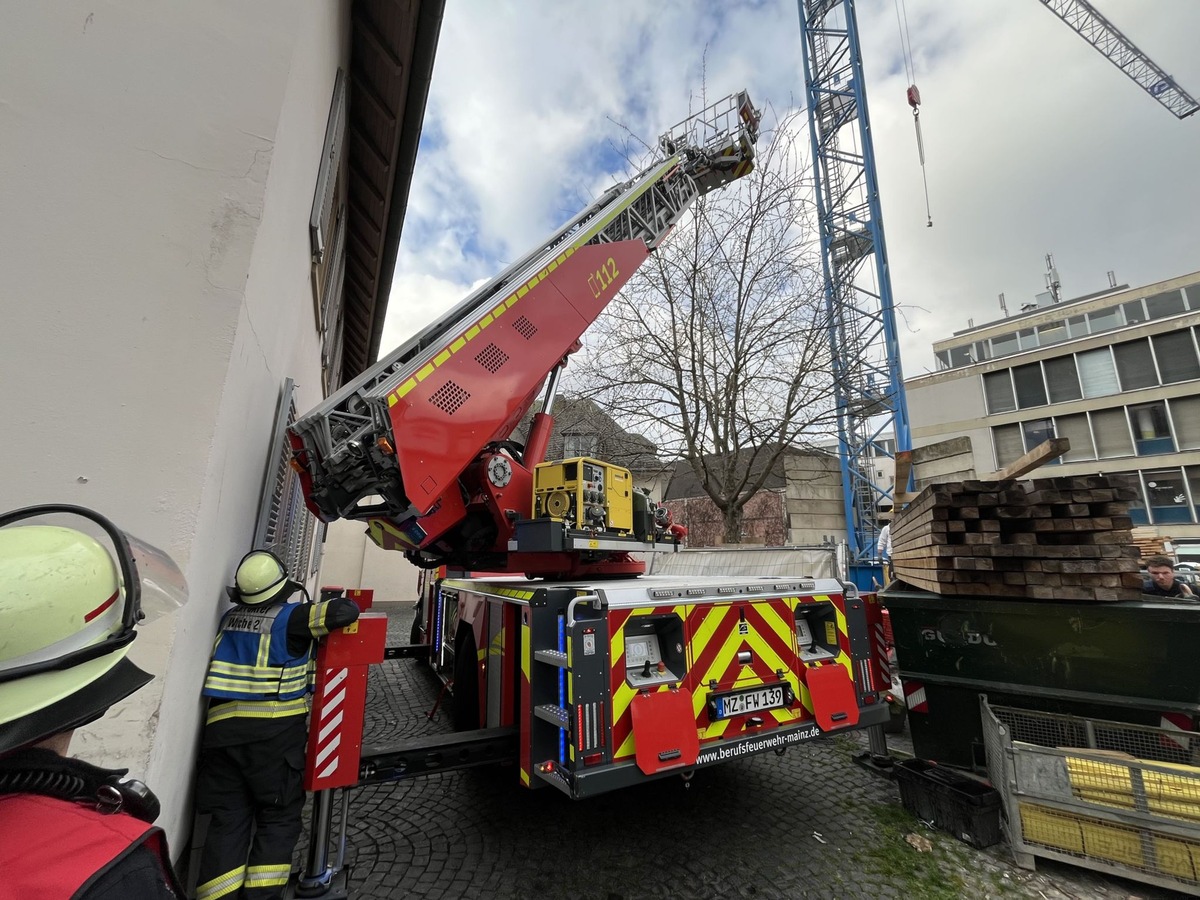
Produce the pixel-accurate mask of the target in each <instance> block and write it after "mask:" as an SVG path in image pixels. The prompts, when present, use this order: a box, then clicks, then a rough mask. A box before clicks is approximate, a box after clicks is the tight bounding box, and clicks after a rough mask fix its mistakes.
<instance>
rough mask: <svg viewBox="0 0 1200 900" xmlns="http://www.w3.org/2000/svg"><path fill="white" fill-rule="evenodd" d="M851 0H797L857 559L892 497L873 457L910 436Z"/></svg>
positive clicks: (849, 520)
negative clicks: (889, 442) (892, 440)
mask: <svg viewBox="0 0 1200 900" xmlns="http://www.w3.org/2000/svg"><path fill="white" fill-rule="evenodd" d="M854 7H855V4H854V0H799V10H800V31H801V49H802V56H803V60H804V85H805V91H806V97H807V103H808V122H809V135H810V137H811V140H812V158H813V168H814V172H815V178H814V181H815V185H816V202H817V213H818V217H819V228H820V235H821V258H822V264H823V267H824V276H825V302H826V307H827V312H828V316H829V343H830V348H831V350H832V357H833V366H834V370H833V376H834V390H835V392H836V399H837V412H838V451H839V452H838V455H839V458H840V460H841V469H842V490H843V503H844V509H845V515H846V531H847V534H848V537H849V544H850V556H851V561H852V562H862V561H866V560H868V559H871V558H873V557H874V554H875V543H876V540H877V539H878V535H879V529H880V518H879V512H880V510H879V507H880V504H881V502H887V501H889V500H891V499H892V497H893V488H892V486H891V485H889V484H887V483H885V482H884V480H883V479H882V478H880V477H879V476H878V475H877V472H878V470H877V468H876V460H877V459H878V458H879V457H885V456H893V457H894V452H899V451H906V450H909V449H910V448H911V438H910V435H909V420H908V405H907V403H906V401H905V397H904V384H903V381H902V377H901V368H900V345H899V342H898V339H897V333H896V312H895V305H894V302H893V300H892V286H891V275H890V272H889V268H888V258H887V247H886V244H885V242H884V236H883V216H882V213H881V211H880V204H879V184H878V181H877V179H876V174H875V154H874V149H873V147H872V143H871V124H870V118H869V116H868V114H867V97H866V92H865V90H864V84H863V68H862V53H861V48H860V45H859V40H858V25H857V19H856V16H855V10H854ZM888 436H894V437H895V451H891V450H889V448H887V446H886V445H885V444H884V440H885V439H886V438H887V437H888ZM905 488H906V485H905V484H898V485H896V487H895V490H898V491H900V492H903V491H904V490H905Z"/></svg>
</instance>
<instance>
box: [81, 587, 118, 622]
mask: <svg viewBox="0 0 1200 900" xmlns="http://www.w3.org/2000/svg"><path fill="white" fill-rule="evenodd" d="M116 602H117V595H116V594H115V593H114V594H113V595H112V596H111V597H109V598H108V599H107V600H105V601H104V602H103V603H101V604H100V605H99V606H97V607H96V608H95V609H93V610H92V611H91V612H90V613H88V614H87V615H85V616H84V617H83V621H85V622H90V621H92V619H94V618H96V616H98V615H100V614H101V613H102V612H104V611H105V610H106V609H108V608H109V607H110V606H112V605H113V604H114V603H116Z"/></svg>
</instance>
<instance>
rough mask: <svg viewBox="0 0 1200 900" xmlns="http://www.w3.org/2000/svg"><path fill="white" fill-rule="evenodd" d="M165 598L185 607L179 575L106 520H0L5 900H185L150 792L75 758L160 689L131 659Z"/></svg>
mask: <svg viewBox="0 0 1200 900" xmlns="http://www.w3.org/2000/svg"><path fill="white" fill-rule="evenodd" d="M68 523H69V524H68ZM110 546H111V548H112V552H110V550H109V547H110ZM142 575H144V576H146V581H145V583H143V582H142V580H141V577H140V576H142ZM155 595H158V596H159V597H160V599H162V600H164V601H166V602H170V603H181V602H182V601H183V599H184V598H185V597H186V587H185V585H184V582H183V577H182V575H180V574H179V570H178V569H177V568H176V567H175V565H174V563H172V562H171V561H170V560H169V559H168V558H167V557H166V556H164V555H163V554H161V553H159V552H158V551H156V550H154V549H153V548H152V547H150V546H149V545H146V544H142V543H141V542H139V541H137V540H136V539H134V538H132V537H130V536H128V535H125V534H123V533H122V532H121V531H119V530H118V529H117V528H116V526H114V525H113V524H112V523H111V522H110V521H109V520H108V519H106V518H104V517H103V516H100V515H99V514H97V513H95V512H92V511H91V510H88V509H84V508H82V507H76V506H38V507H28V508H26V509H21V510H17V511H14V512H10V513H5V514H3V515H0V873H3V874H0V896H2V897H5V898H8V897H12V898H24V897H39V898H60V897H61V898H65V897H84V898H88V900H110V898H111V900H116V898H128V897H139V898H141V897H145V898H171V897H178V898H182V897H183V896H184V893H183V890H182V888H181V887H180V886H179V884H178V882H177V881H176V878H175V874H174V872H173V871H172V870H171V863H170V855H169V852H168V849H167V841H166V837H165V836H164V835H163V832H162V830H161V829H159V828H156V827H154V826H153V825H152V824H151V823H152V822H153V821H154V819H155V818H156V817H157V815H158V800H157V799H156V798H155V797H154V795H153V794H152V793H151V792H150V791H149V789H147V788H146V786H145V785H144V784H142V783H141V782H137V781H123V780H122V778H123V776H124V775H125V774H126V773H127V772H128V770H127V769H106V768H101V767H99V766H95V765H92V764H90V763H87V762H84V761H83V760H79V759H73V758H69V757H67V755H66V753H67V749H68V747H69V745H70V742H71V736H72V734H73V732H74V729H76V728H79V727H80V726H82V725H86V724H88V723H89V722H93V721H95V720H96V719H99V718H100V717H101V716H103V715H104V713H105V712H106V711H107V710H108V708H109V707H110V706H112V705H114V704H116V703H118V702H119V701H121V700H123V699H125V698H126V697H128V696H129V695H130V694H132V693H133V692H134V691H136V690H138V689H139V688H141V687H143V686H144V685H145V684H146V683H147V682H149V681H150V679H151V676H150V675H148V674H147V673H145V672H143V671H142V670H141V669H139V668H138V667H137V666H135V665H134V664H133V663H132V662H130V661H129V660H128V659H127V658H126V654H127V653H128V651H129V644H130V642H131V641H132V640H133V639H134V636H135V632H134V625H135V624H137V623H138V622H139V621H141V620H142V619H143V618H144V610H143V607H142V601H143V598H146V599H152V598H153V597H154V596H155Z"/></svg>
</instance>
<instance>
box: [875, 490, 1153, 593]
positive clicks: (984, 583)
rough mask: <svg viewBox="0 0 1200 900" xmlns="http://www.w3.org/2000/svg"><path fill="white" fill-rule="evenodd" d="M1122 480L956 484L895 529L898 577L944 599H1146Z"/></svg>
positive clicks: (900, 519) (929, 497)
mask: <svg viewBox="0 0 1200 900" xmlns="http://www.w3.org/2000/svg"><path fill="white" fill-rule="evenodd" d="M1136 497H1137V490H1136V488H1135V487H1134V486H1133V482H1132V481H1131V480H1130V479H1129V478H1127V477H1125V476H1113V475H1107V476H1104V475H1088V476H1069V477H1058V478H1035V479H1033V480H1032V481H1023V482H1018V481H1012V480H1009V481H958V482H951V483H946V484H934V485H930V486H929V487H927V488H925V490H923V491H922V492H921V493H920V494H918V495H917V496H916V497H915V498H914V499H913V500H912V502H911V503H910V504H909V505H908V506H907V507H906V508H905V509H904V510H903V511H901V512H900V513H899V514H898V515H897V516H896V521H895V522H894V523H893V524H892V531H891V535H892V564H893V567H894V569H895V574H896V577H897V578H898V579H900V580H901V581H905V582H907V583H909V584H911V585H913V586H914V587H919V588H923V589H925V590H929V591H933V592H935V593H938V594H962V595H971V596H985V597H1017V598H1033V599H1043V600H1132V599H1136V598H1137V597H1138V596H1139V595H1140V594H1141V586H1142V581H1141V576H1140V575H1139V574H1138V550H1137V548H1136V547H1135V546H1134V545H1133V540H1132V537H1131V535H1130V529H1131V528H1132V525H1133V523H1132V521H1131V520H1130V518H1129V501H1130V500H1133V499H1135V498H1136Z"/></svg>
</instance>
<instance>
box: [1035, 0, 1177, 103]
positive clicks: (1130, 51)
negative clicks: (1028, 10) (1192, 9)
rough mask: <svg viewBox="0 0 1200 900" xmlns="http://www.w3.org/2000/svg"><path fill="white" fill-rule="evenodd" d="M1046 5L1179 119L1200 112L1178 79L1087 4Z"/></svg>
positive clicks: (1073, 0)
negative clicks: (1176, 80) (1177, 81)
mask: <svg viewBox="0 0 1200 900" xmlns="http://www.w3.org/2000/svg"><path fill="white" fill-rule="evenodd" d="M1042 5H1043V6H1045V7H1046V9H1048V10H1050V12H1052V13H1054V14H1055V15H1056V16H1058V17H1059V18H1060V19H1062V20H1063V21H1064V22H1066V23H1067V25H1069V26H1070V27H1071V28H1072V29H1073V30H1074V31H1075V32H1076V33H1077V34H1078V35H1079V36H1080V37H1081V38H1083V39H1084V40H1085V41H1087V42H1088V43H1089V44H1091V45H1092V46H1093V47H1095V48H1096V49H1097V50H1099V51H1100V52H1101V53H1103V54H1104V55H1105V56H1106V57H1107V58H1108V61H1109V62H1111V63H1112V64H1113V65H1114V66H1116V67H1117V68H1118V69H1120V70H1121V71H1122V72H1124V73H1125V74H1126V75H1128V76H1129V78H1130V79H1132V80H1133V81H1134V82H1135V83H1136V84H1137V85H1138V86H1139V87H1140V88H1141V89H1142V90H1144V91H1145V92H1146V93H1147V94H1149V95H1150V96H1151V97H1153V98H1154V99H1155V100H1157V101H1158V102H1159V103H1161V104H1162V105H1163V106H1165V107H1166V108H1167V109H1169V110H1170V111H1171V112H1172V113H1174V114H1175V116H1176V117H1178V118H1180V119H1186V118H1187V117H1188V116H1190V115H1191V114H1192V113H1194V112H1195V111H1196V110H1198V109H1200V101H1197V100H1196V98H1195V97H1193V96H1192V95H1191V94H1189V93H1188V92H1187V91H1185V90H1184V89H1183V88H1181V87H1180V86H1179V85H1178V84H1176V83H1175V79H1174V78H1172V77H1171V76H1170V75H1168V74H1167V73H1166V72H1164V71H1163V70H1162V69H1160V68H1159V67H1158V66H1157V65H1156V64H1155V63H1154V61H1153V60H1152V59H1150V58H1149V57H1148V56H1146V54H1145V53H1143V52H1142V51H1141V50H1139V49H1138V48H1137V47H1136V46H1135V45H1134V44H1133V42H1132V41H1130V40H1129V38H1127V37H1125V35H1124V34H1122V33H1121V30H1120V29H1119V28H1117V26H1116V25H1114V24H1113V23H1112V22H1110V21H1108V19H1106V18H1104V16H1102V15H1101V14H1100V13H1099V12H1098V11H1097V10H1096V8H1095V7H1093V6H1092V4H1090V3H1087V2H1086V0H1042Z"/></svg>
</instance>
